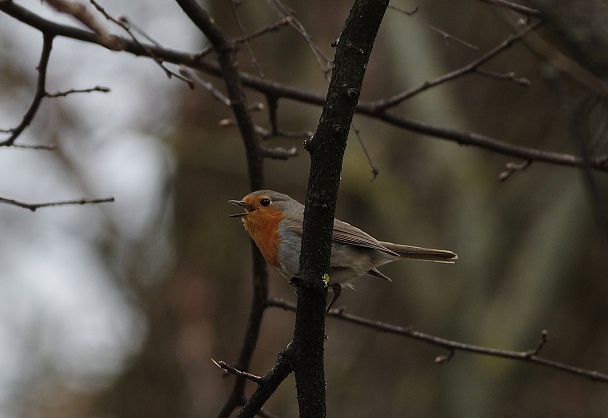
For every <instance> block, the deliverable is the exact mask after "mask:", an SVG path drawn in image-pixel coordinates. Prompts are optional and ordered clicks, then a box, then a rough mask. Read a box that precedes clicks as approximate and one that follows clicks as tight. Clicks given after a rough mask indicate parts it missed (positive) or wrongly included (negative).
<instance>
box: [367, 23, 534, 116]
mask: <svg viewBox="0 0 608 418" xmlns="http://www.w3.org/2000/svg"><path fill="white" fill-rule="evenodd" d="M542 23H543V22H542V21H537V22H535V23H532V24H531V25H529V26H526V28H524V29H523V30H521V31H520V32H519V33H517V34H514V35H510V36H509V37H508V38H507V39H505V40H504V41H503V42H502V43H501V44H500V45H498V46H496V47H495V48H493V49H492V50H491V51H488V52H487V53H485V54H484V55H482V56H481V57H479V58H478V59H476V60H475V61H473V62H471V63H469V64H467V65H465V66H464V67H462V68H459V69H458V70H455V71H452V72H451V73H448V74H445V75H442V76H441V77H437V78H435V79H433V80H430V81H425V82H424V83H422V84H421V85H420V86H418V87H415V88H413V89H411V90H408V91H405V92H403V93H400V94H398V95H396V96H393V97H390V98H388V99H382V100H378V101H377V102H375V103H374V104H373V105H374V106H376V110H378V111H383V110H386V109H388V108H389V107H393V106H396V105H398V104H400V103H401V102H403V101H404V100H406V99H409V98H410V97H412V96H415V95H416V94H418V93H421V92H423V91H425V90H428V89H430V88H431V87H435V86H438V85H439V84H442V83H445V82H447V81H450V80H454V79H455V78H457V77H460V76H462V75H464V74H467V73H471V72H474V71H475V70H476V69H477V68H478V67H479V66H480V65H482V64H484V63H486V62H487V61H489V60H490V59H491V58H493V57H495V56H496V55H498V54H499V53H501V52H502V51H504V50H505V49H507V48H509V47H511V46H512V45H513V44H514V43H515V42H517V41H518V40H520V39H521V38H523V37H524V36H525V35H526V34H527V33H528V32H530V31H533V30H535V29H536V28H538V27H539V26H540V25H542Z"/></svg>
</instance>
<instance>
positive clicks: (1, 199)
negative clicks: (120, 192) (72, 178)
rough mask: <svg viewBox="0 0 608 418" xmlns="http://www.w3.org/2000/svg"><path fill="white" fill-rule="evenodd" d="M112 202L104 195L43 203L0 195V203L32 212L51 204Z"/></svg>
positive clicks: (110, 198) (67, 204)
mask: <svg viewBox="0 0 608 418" xmlns="http://www.w3.org/2000/svg"><path fill="white" fill-rule="evenodd" d="M108 202H114V197H104V198H101V199H77V200H61V201H57V202H45V203H26V202H22V201H19V200H14V199H7V198H5V197H0V203H6V204H9V205H13V206H18V207H20V208H24V209H29V210H31V211H32V212H36V210H37V209H40V208H47V207H51V206H69V205H90V204H97V203H108Z"/></svg>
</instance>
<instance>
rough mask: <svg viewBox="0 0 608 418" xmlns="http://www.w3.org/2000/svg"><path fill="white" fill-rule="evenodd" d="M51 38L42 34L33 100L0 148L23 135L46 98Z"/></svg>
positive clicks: (52, 36)
mask: <svg viewBox="0 0 608 418" xmlns="http://www.w3.org/2000/svg"><path fill="white" fill-rule="evenodd" d="M0 5H2V3H0ZM53 38H54V35H52V34H48V33H46V32H45V33H43V39H44V41H43V44H42V53H41V55H40V62H39V63H38V67H37V70H38V83H37V86H36V93H35V94H34V99H33V100H32V103H31V104H30V107H29V108H28V109H27V111H26V112H25V115H23V119H22V120H21V123H20V124H19V125H17V127H16V128H13V129H11V130H10V132H11V135H10V136H9V137H8V138H7V139H5V140H4V141H2V142H0V147H1V146H11V145H13V144H14V143H15V141H16V140H17V138H19V136H20V135H21V134H22V133H23V131H24V130H25V128H27V127H28V126H29V125H30V123H32V120H34V116H36V113H37V112H38V109H40V104H41V103H42V99H44V98H45V97H46V94H47V93H46V71H47V68H48V64H49V59H50V58H51V50H52V49H53Z"/></svg>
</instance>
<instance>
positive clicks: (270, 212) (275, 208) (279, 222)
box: [229, 190, 458, 312]
mask: <svg viewBox="0 0 608 418" xmlns="http://www.w3.org/2000/svg"><path fill="white" fill-rule="evenodd" d="M229 202H230V203H232V204H234V205H237V206H239V207H242V208H243V209H244V210H245V211H244V212H242V213H237V214H234V215H230V216H231V217H238V218H241V219H242V222H243V225H244V226H245V230H246V231H247V232H248V233H249V235H250V236H251V238H252V239H253V241H254V242H255V244H256V245H257V247H258V249H259V250H260V252H261V253H262V256H263V257H264V259H265V260H266V262H267V263H268V264H269V265H270V266H271V267H272V268H274V269H275V270H276V271H278V272H279V273H280V274H281V275H282V276H284V277H285V278H286V279H287V280H290V282H291V279H292V278H294V277H297V275H298V273H299V270H300V248H301V246H302V231H303V228H302V222H303V220H304V205H303V204H301V203H300V202H298V201H297V200H295V199H292V198H291V197H289V196H288V195H286V194H283V193H279V192H275V191H273V190H257V191H254V192H251V193H249V194H248V195H246V196H245V197H243V198H242V199H241V200H229ZM400 259H415V260H426V261H435V262H442V263H453V262H455V261H456V260H457V259H458V256H457V255H456V253H454V252H452V251H449V250H437V249H433V248H423V247H415V246H412V245H402V244H394V243H392V242H386V241H378V240H377V239H375V238H374V237H372V236H371V235H369V234H367V233H366V232H363V231H362V230H361V229H359V228H357V227H354V226H352V225H350V224H349V223H346V222H344V221H341V220H339V219H334V225H333V232H332V245H331V257H330V263H329V272H328V274H329V283H328V286H329V287H330V288H331V289H332V291H333V298H332V300H331V301H330V303H329V305H328V306H327V308H326V312H329V311H330V309H331V307H332V306H333V305H334V303H335V302H336V300H337V299H338V297H339V296H340V293H341V291H342V285H348V286H350V283H351V282H352V280H353V279H356V278H358V277H361V276H366V275H368V276H372V277H376V278H379V279H382V280H386V281H392V280H391V279H390V278H389V277H387V276H386V275H384V274H383V273H381V272H380V271H379V270H378V267H380V266H382V265H384V264H387V263H391V262H393V261H397V260H400Z"/></svg>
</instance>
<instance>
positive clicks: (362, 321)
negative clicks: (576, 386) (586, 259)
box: [268, 299, 608, 383]
mask: <svg viewBox="0 0 608 418" xmlns="http://www.w3.org/2000/svg"><path fill="white" fill-rule="evenodd" d="M268 306H270V307H275V308H281V309H285V310H288V311H293V312H295V310H296V306H295V305H294V304H292V303H289V302H286V301H284V300H280V299H269V301H268ZM327 316H329V317H332V318H336V319H340V320H342V321H345V322H350V323H352V324H357V325H361V326H364V327H367V328H371V329H375V330H377V331H381V332H386V333H389V334H394V335H399V336H402V337H406V338H412V339H414V340H418V341H422V342H425V343H427V344H432V345H436V346H438V347H442V348H445V349H447V350H449V351H450V353H451V354H448V355H447V356H440V357H438V358H437V359H436V362H437V363H443V362H446V361H448V360H450V359H451V358H452V356H453V352H456V351H465V352H469V353H474V354H481V355H485V356H490V357H498V358H504V359H509V360H518V361H524V362H529V363H533V364H538V365H541V366H545V367H548V368H551V369H555V370H559V371H562V372H566V373H570V374H574V375H577V376H580V377H585V378H587V379H590V380H593V381H596V382H602V383H608V375H607V374H604V373H600V372H597V371H595V370H587V369H582V368H579V367H574V366H570V365H567V364H563V363H559V362H556V361H553V360H548V359H546V358H542V357H539V356H538V353H539V351H540V349H541V348H542V347H543V346H544V345H545V343H546V342H547V334H546V332H545V331H543V332H542V333H541V340H540V342H539V343H538V345H537V346H536V347H535V348H534V349H531V350H527V351H510V350H499V349H495V348H488V347H481V346H477V345H471V344H464V343H460V342H457V341H452V340H447V339H445V338H440V337H436V336H434V335H430V334H425V333H423V332H420V331H415V330H414V329H413V328H411V327H406V328H404V327H400V326H397V325H391V324H387V323H384V322H380V321H372V320H370V319H367V318H362V317H360V316H356V315H352V314H348V313H346V312H344V311H342V310H339V309H332V310H331V311H329V313H328V314H327Z"/></svg>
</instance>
